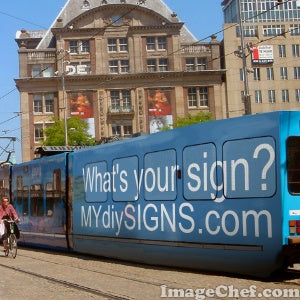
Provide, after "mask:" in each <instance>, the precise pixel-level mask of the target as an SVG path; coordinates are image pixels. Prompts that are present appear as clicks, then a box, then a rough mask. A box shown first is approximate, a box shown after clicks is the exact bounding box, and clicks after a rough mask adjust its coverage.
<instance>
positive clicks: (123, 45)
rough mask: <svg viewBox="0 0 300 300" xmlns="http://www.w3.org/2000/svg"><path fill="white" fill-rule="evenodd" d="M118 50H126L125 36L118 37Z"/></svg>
mask: <svg viewBox="0 0 300 300" xmlns="http://www.w3.org/2000/svg"><path fill="white" fill-rule="evenodd" d="M119 51H120V52H128V41H127V39H126V38H121V39H119Z"/></svg>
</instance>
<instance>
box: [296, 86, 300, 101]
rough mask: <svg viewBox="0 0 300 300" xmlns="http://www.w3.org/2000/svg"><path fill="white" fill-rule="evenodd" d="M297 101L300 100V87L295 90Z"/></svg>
mask: <svg viewBox="0 0 300 300" xmlns="http://www.w3.org/2000/svg"><path fill="white" fill-rule="evenodd" d="M295 96H296V102H300V89H296V90H295Z"/></svg>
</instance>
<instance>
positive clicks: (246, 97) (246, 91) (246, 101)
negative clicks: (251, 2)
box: [237, 0, 251, 115]
mask: <svg viewBox="0 0 300 300" xmlns="http://www.w3.org/2000/svg"><path fill="white" fill-rule="evenodd" d="M237 2H238V10H239V25H240V35H241V58H242V61H243V75H244V106H245V115H251V97H250V93H249V81H248V72H247V57H246V54H245V48H246V47H245V36H244V25H243V20H242V7H241V0H237Z"/></svg>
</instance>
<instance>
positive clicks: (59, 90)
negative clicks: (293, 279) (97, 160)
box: [15, 0, 227, 161]
mask: <svg viewBox="0 0 300 300" xmlns="http://www.w3.org/2000/svg"><path fill="white" fill-rule="evenodd" d="M16 42H17V43H18V46H19V51H18V52H19V62H20V77H19V78H18V79H16V80H15V81H16V84H17V87H18V89H19V92H20V101H21V112H22V115H21V125H22V140H23V145H22V158H23V161H27V160H30V159H33V158H34V150H35V148H36V147H38V146H39V145H40V144H41V141H43V140H44V138H45V136H44V130H45V128H46V127H47V126H50V125H51V124H53V117H58V118H60V119H64V120H66V119H67V118H69V117H72V116H78V117H79V118H82V119H84V120H85V121H86V122H87V123H88V126H89V133H90V134H91V135H92V136H93V137H95V140H96V141H99V140H101V139H103V138H107V137H111V136H121V137H130V136H131V135H132V134H134V133H138V132H145V133H154V132H156V131H158V130H160V128H162V127H163V126H166V125H169V124H172V123H173V122H174V120H175V119H176V118H177V117H185V116H187V115H188V114H196V113H198V112H201V111H203V112H211V113H212V114H213V117H214V118H215V119H222V118H225V117H226V114H227V112H226V109H227V108H226V101H225V84H224V77H225V70H223V69H222V68H221V61H220V58H221V53H220V49H221V45H220V42H219V41H217V39H216V37H215V36H212V37H211V40H210V41H207V42H197V40H196V38H195V37H194V36H193V35H192V33H191V32H190V31H189V30H188V29H187V28H186V26H185V25H184V24H183V23H182V22H180V20H179V19H178V17H177V15H176V13H174V12H173V11H172V10H170V9H169V8H168V7H167V6H166V5H165V3H164V2H163V1H161V0H151V1H150V0H148V1H147V0H142V1H136V0H103V1H98V0H89V1H87V0H84V1H78V0H69V1H67V2H66V5H65V6H64V7H63V8H62V10H61V12H60V13H59V15H58V16H57V18H56V20H55V21H54V22H53V24H52V26H51V28H49V30H47V31H29V30H25V29H22V30H21V31H20V32H18V33H17V36H16Z"/></svg>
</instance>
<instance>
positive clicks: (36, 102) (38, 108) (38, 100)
mask: <svg viewBox="0 0 300 300" xmlns="http://www.w3.org/2000/svg"><path fill="white" fill-rule="evenodd" d="M33 111H34V112H35V113H42V112H43V98H42V95H34V96H33Z"/></svg>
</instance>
